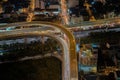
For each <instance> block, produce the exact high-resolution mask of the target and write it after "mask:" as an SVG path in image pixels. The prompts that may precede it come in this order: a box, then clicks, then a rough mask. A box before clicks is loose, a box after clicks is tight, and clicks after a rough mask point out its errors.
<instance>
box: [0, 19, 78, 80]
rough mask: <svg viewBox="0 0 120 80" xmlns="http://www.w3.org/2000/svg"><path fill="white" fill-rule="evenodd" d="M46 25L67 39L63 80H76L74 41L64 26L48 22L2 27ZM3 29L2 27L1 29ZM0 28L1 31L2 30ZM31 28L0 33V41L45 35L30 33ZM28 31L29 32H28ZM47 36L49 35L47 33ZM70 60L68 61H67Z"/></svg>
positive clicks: (23, 23)
mask: <svg viewBox="0 0 120 80" xmlns="http://www.w3.org/2000/svg"><path fill="white" fill-rule="evenodd" d="M40 24H41V25H43V26H44V25H47V26H52V27H55V28H57V29H59V30H60V31H61V32H62V33H64V34H65V35H66V36H67V38H68V39H69V44H68V45H67V47H68V50H67V49H66V50H67V51H68V52H69V55H68V54H67V53H64V54H66V55H67V56H65V58H64V60H65V61H64V66H65V70H67V71H66V72H65V75H66V76H65V79H63V80H78V66H77V55H76V48H75V39H74V37H73V35H72V34H71V32H70V31H68V30H67V29H66V28H65V27H64V26H61V25H58V24H54V23H49V22H39V21H38V22H21V23H15V24H9V25H7V26H4V28H7V27H15V26H16V27H17V26H21V25H24V26H25V25H40ZM2 28H3V27H2ZM2 28H1V29H2ZM32 29H33V28H30V29H29V28H23V29H19V30H15V29H14V30H11V31H5V32H0V39H5V38H6V37H9V38H10V37H14V36H25V35H28V34H29V35H39V34H41V33H42V34H44V33H47V32H46V31H39V29H38V30H34V29H33V31H32ZM29 30H30V31H29ZM47 34H49V33H47ZM69 58H70V59H69Z"/></svg>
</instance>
